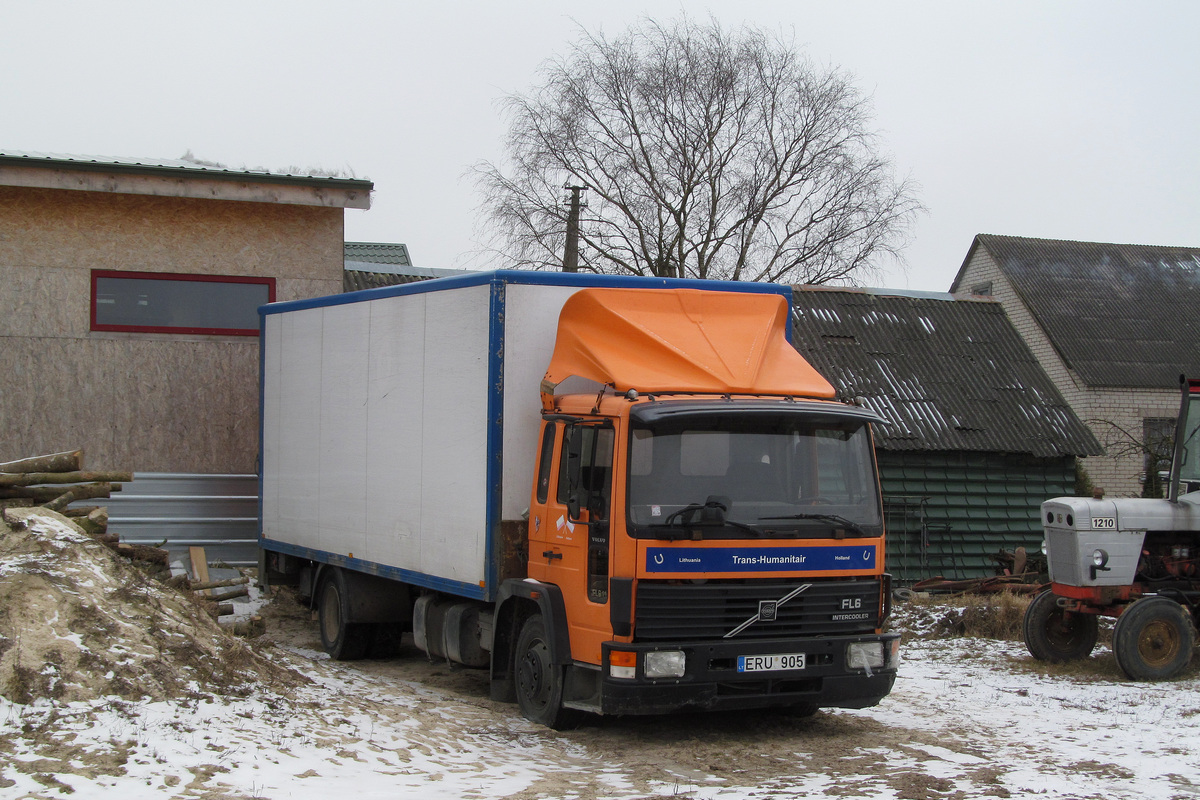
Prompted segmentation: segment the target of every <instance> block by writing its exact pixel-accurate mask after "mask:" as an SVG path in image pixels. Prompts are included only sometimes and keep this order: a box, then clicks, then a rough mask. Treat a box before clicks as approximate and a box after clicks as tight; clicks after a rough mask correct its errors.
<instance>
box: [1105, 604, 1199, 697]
mask: <svg viewBox="0 0 1200 800" xmlns="http://www.w3.org/2000/svg"><path fill="white" fill-rule="evenodd" d="M1194 644H1195V635H1194V634H1193V632H1192V625H1191V621H1190V620H1189V619H1188V616H1187V614H1186V613H1185V612H1184V610H1183V606H1181V605H1179V603H1176V602H1175V601H1174V600H1168V599H1167V598H1165V597H1143V598H1142V599H1141V600H1135V601H1134V602H1133V603H1132V604H1131V605H1130V606H1129V607H1128V608H1126V609H1125V611H1124V612H1123V613H1122V614H1121V616H1119V617H1117V624H1116V626H1115V627H1114V628H1113V655H1115V656H1116V657H1117V666H1119V667H1120V668H1121V671H1122V672H1124V673H1125V674H1126V675H1128V676H1129V677H1130V678H1132V679H1133V680H1135V681H1159V680H1166V679H1168V678H1173V677H1175V676H1176V675H1178V674H1179V673H1180V672H1182V671H1183V669H1184V667H1186V666H1187V665H1188V662H1190V661H1191V660H1192V647H1193V645H1194Z"/></svg>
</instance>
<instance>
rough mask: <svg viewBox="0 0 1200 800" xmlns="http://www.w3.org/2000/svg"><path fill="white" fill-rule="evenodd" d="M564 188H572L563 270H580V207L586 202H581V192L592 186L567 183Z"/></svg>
mask: <svg viewBox="0 0 1200 800" xmlns="http://www.w3.org/2000/svg"><path fill="white" fill-rule="evenodd" d="M563 188H564V189H570V190H571V199H570V201H568V202H570V204H571V208H570V211H568V212H567V246H566V247H565V248H563V267H562V271H563V272H578V271H579V209H580V208H582V207H583V205H584V203H582V202H580V193H582V192H586V191H587V190H588V189H589V188H590V187H589V186H588V185H587V184H586V183H585V184H583V185H582V186H572V185H571V184H569V183H568V184H567V185H565V186H563Z"/></svg>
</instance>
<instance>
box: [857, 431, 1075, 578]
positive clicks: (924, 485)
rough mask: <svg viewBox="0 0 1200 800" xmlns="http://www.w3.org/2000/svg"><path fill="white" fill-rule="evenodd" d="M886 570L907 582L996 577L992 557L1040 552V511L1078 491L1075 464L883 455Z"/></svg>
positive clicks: (986, 456)
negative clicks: (1019, 550) (1049, 502)
mask: <svg viewBox="0 0 1200 800" xmlns="http://www.w3.org/2000/svg"><path fill="white" fill-rule="evenodd" d="M877 455H878V459H879V471H880V482H881V484H882V488H883V500H884V512H885V515H886V517H887V526H888V531H887V532H888V544H887V570H888V572H890V573H891V574H892V575H893V577H894V578H895V579H896V580H897V581H899V582H902V583H913V582H915V581H918V580H922V579H924V578H932V577H937V576H942V577H945V578H949V579H956V580H958V579H967V578H982V577H987V576H990V575H995V574H996V569H997V563H996V561H995V559H993V558H992V556H993V555H994V554H996V553H998V552H1000V551H1001V550H1010V551H1011V550H1014V549H1016V548H1017V547H1024V548H1025V549H1026V550H1027V551H1028V552H1030V553H1031V554H1033V553H1040V550H1041V546H1042V527H1041V518H1040V515H1041V511H1040V507H1041V504H1042V502H1043V501H1044V500H1048V499H1050V498H1051V497H1060V496H1063V495H1070V494H1074V491H1075V459H1074V457H1073V456H1063V457H1060V458H1054V459H1044V458H1034V457H1032V456H1027V455H1013V454H1004V453H963V452H949V453H946V452H917V451H890V452H887V451H879V452H878V454H877Z"/></svg>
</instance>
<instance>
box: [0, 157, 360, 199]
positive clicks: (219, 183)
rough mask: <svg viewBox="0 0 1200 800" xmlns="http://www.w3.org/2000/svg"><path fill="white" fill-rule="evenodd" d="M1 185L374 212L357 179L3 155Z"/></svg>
mask: <svg viewBox="0 0 1200 800" xmlns="http://www.w3.org/2000/svg"><path fill="white" fill-rule="evenodd" d="M0 186H22V187H27V188H42V189H67V190H74V191H97V192H112V193H118V194H144V195H157V196H175V197H197V198H205V199H216V200H245V201H254V202H273V203H285V204H295V205H313V206H334V207H340V208H363V209H365V208H370V206H371V192H372V191H373V190H374V188H375V185H374V184H373V183H372V182H371V181H368V180H361V179H357V178H337V177H328V178H327V177H318V176H312V175H279V174H274V173H268V172H249V171H237V170H226V169H215V168H209V167H196V168H191V167H171V166H162V165H154V164H125V163H119V162H109V161H83V160H75V159H61V158H29V157H27V156H11V155H0Z"/></svg>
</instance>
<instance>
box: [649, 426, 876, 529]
mask: <svg viewBox="0 0 1200 800" xmlns="http://www.w3.org/2000/svg"><path fill="white" fill-rule="evenodd" d="M630 436H631V442H630V456H629V458H630V465H629V488H628V493H627V501H628V520H629V524H628V528H629V531H630V533H631V535H633V536H636V537H639V538H654V539H695V538H702V539H714V538H738V539H744V538H755V537H763V538H766V537H775V538H794V537H805V538H816V537H820V538H828V537H830V536H840V535H844V536H853V537H863V536H868V537H870V536H879V535H881V534H882V523H881V519H880V505H879V495H878V489H877V486H878V484H877V482H876V478H875V467H874V463H875V462H874V458H873V457H872V452H871V439H870V435H869V433H868V428H867V424H866V423H865V422H864V421H863V420H861V419H836V418H830V417H828V416H827V417H823V418H821V419H819V420H814V419H813V418H811V417H810V416H806V415H804V414H798V413H779V414H761V413H758V414H745V415H737V414H704V415H696V416H690V415H672V416H670V417H667V418H664V419H658V420H654V421H652V422H645V421H642V422H639V421H638V420H637V419H634V420H632V425H631V434H630ZM839 531H840V533H839Z"/></svg>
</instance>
